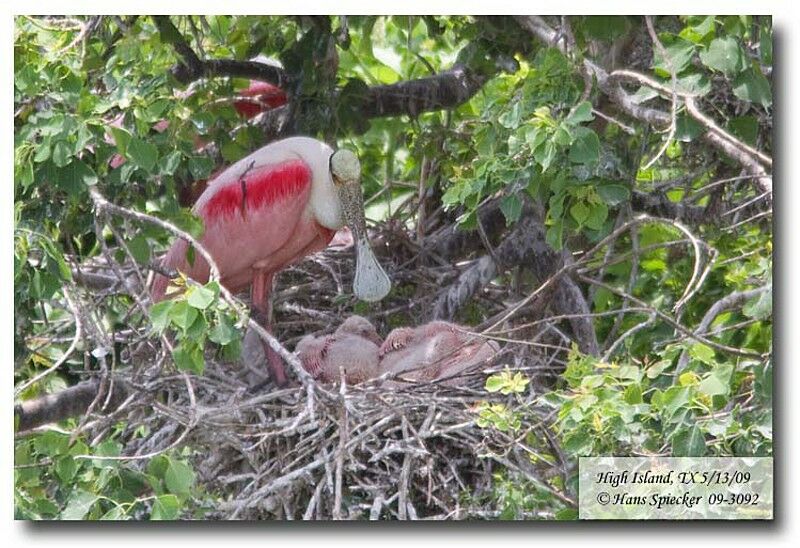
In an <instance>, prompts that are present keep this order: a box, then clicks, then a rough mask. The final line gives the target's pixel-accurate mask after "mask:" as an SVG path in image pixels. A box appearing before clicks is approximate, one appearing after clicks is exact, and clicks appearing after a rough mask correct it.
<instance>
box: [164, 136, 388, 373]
mask: <svg viewBox="0 0 800 548" xmlns="http://www.w3.org/2000/svg"><path fill="white" fill-rule="evenodd" d="M360 179H361V166H360V163H359V161H358V158H357V157H356V155H355V154H353V153H352V152H351V151H349V150H345V149H340V150H337V151H335V152H334V150H333V149H332V148H331V147H329V146H328V145H326V144H325V143H323V142H321V141H318V140H316V139H312V138H309V137H290V138H288V139H284V140H282V141H277V142H274V143H272V144H269V145H267V146H265V147H263V148H261V149H259V150H257V151H256V152H254V153H252V154H250V155H249V156H247V157H245V158H243V159H241V160H239V161H238V162H236V163H235V164H233V165H232V166H230V167H229V168H227V169H226V170H224V171H223V172H222V173H220V174H219V175H217V176H216V177H215V178H214V179H213V180H212V181H211V182H210V183H209V185H208V188H207V189H206V190H205V192H203V194H202V195H201V196H200V198H199V199H198V200H197V203H196V204H195V206H194V208H193V211H194V212H195V213H196V214H197V215H198V216H199V217H200V218H201V219H202V220H203V222H204V225H205V232H204V234H203V236H202V239H201V240H200V242H201V244H202V245H203V246H204V247H205V248H206V249H207V250H208V251H209V253H210V254H211V256H212V257H213V258H214V260H215V262H216V263H217V265H218V266H219V269H220V278H221V279H220V281H221V283H222V284H223V285H224V286H225V287H227V288H228V289H229V290H231V291H233V292H236V291H240V290H243V289H246V288H247V287H248V286H250V287H251V297H252V307H253V310H254V317H255V319H256V320H257V321H259V322H260V323H261V324H262V325H264V326H265V327H266V328H267V329H269V328H270V327H271V307H270V300H269V295H270V292H271V290H272V279H273V276H274V274H275V273H276V272H278V271H280V270H281V269H283V268H285V267H286V266H288V265H290V264H292V263H294V262H296V261H298V260H300V259H301V258H302V257H304V256H306V255H308V254H310V253H313V252H315V251H319V250H321V249H323V248H324V247H325V246H327V245H328V242H329V241H330V240H331V238H333V235H334V233H335V232H336V231H337V230H338V229H340V228H342V227H343V226H344V225H345V224H346V225H347V226H349V227H350V229H351V231H352V232H353V239H354V243H355V245H354V248H355V252H356V271H355V277H354V281H353V292H354V293H355V295H356V297H358V298H359V299H362V300H364V301H369V302H373V301H379V300H380V299H382V298H383V297H385V296H386V294H387V293H388V292H389V290H390V288H391V282H390V281H389V277H388V276H387V275H386V273H385V272H384V271H383V269H382V268H381V266H380V264H379V263H378V261H377V259H376V258H375V255H373V253H372V249H371V248H370V246H369V242H368V240H367V229H366V223H365V220H364V202H363V195H362V192H361V182H360ZM188 248H189V245H188V243H187V242H186V241H184V240H178V241H176V242H175V243H174V244H173V245H172V247H171V248H170V250H169V251H168V253H167V254H166V256H165V257H164V259H163V262H162V266H163V267H164V268H165V269H168V270H180V271H182V272H184V273H186V274H187V275H188V276H189V277H191V278H193V279H195V280H197V281H199V282H206V281H207V280H208V276H209V266H208V263H206V261H205V260H203V258H202V257H200V256H199V255H197V256H195V260H194V262H193V264H189V261H188V260H187V256H186V254H187V251H188ZM168 285H169V279H167V278H166V277H165V276H163V275H160V274H159V275H157V276H156V277H155V280H154V282H153V287H152V292H151V294H152V297H153V300H154V301H159V300H162V299H163V298H164V297H165V295H166V291H167V286H168ZM264 351H265V354H266V356H267V361H268V367H269V370H270V374H271V377H272V379H273V381H274V382H275V383H276V384H277V385H278V386H283V385H285V384H286V382H287V381H286V373H285V371H284V368H283V361H282V360H281V358H280V357H279V356H278V354H277V353H275V352H274V351H273V350H272V349H271V348H270V347H269V346H268V345H266V344H265V345H264Z"/></svg>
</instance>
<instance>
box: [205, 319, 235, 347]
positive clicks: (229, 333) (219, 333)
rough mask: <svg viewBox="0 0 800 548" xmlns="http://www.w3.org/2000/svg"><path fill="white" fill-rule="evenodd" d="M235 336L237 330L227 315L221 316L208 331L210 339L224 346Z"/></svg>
mask: <svg viewBox="0 0 800 548" xmlns="http://www.w3.org/2000/svg"><path fill="white" fill-rule="evenodd" d="M235 336H236V331H234V329H233V326H231V325H230V323H229V320H228V318H227V317H226V316H221V317H220V319H219V322H218V323H217V324H216V325H215V326H214V327H212V328H211V331H209V332H208V338H209V340H211V342H215V343H217V344H219V345H222V346H225V345H226V344H229V343H230V342H231V341H232V340H233V339H234V337H235Z"/></svg>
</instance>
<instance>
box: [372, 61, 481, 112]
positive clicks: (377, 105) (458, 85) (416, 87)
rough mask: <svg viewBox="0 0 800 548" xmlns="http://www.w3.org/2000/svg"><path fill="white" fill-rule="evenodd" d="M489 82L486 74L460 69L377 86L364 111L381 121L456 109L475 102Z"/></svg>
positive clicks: (460, 66)
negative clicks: (462, 104) (404, 115)
mask: <svg viewBox="0 0 800 548" xmlns="http://www.w3.org/2000/svg"><path fill="white" fill-rule="evenodd" d="M488 79H489V77H488V76H487V75H485V74H481V73H478V72H476V71H473V70H471V69H470V68H469V67H466V66H464V65H456V66H454V67H453V68H451V69H450V70H446V71H443V72H440V73H439V74H436V75H434V76H428V77H425V78H419V79H416V80H407V81H405V82H398V83H396V84H390V85H384V86H373V87H371V88H369V90H368V92H367V94H366V96H365V98H364V104H363V106H362V107H361V109H362V110H361V111H362V112H363V113H364V116H365V117H367V118H378V117H383V116H399V115H403V114H408V115H410V116H416V115H418V114H420V113H422V112H427V111H431V110H440V109H446V108H454V107H457V106H458V105H460V104H461V103H464V102H466V101H468V100H469V99H470V98H472V96H473V95H475V94H476V93H477V92H478V90H480V89H481V87H482V86H483V84H484V83H485V82H486V81H487V80H488Z"/></svg>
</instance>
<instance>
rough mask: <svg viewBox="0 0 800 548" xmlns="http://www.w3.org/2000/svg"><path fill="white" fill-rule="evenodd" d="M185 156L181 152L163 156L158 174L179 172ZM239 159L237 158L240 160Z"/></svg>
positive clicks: (176, 151)
mask: <svg viewBox="0 0 800 548" xmlns="http://www.w3.org/2000/svg"><path fill="white" fill-rule="evenodd" d="M182 159H183V155H182V154H181V152H180V151H179V150H173V151H172V152H170V153H169V154H167V155H166V156H163V157H162V158H161V159H160V160H159V162H158V172H159V174H160V175H172V174H173V173H175V172H176V171H177V170H178V167H180V165H181V160H182ZM238 159H239V158H237V160H238Z"/></svg>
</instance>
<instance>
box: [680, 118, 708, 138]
mask: <svg viewBox="0 0 800 548" xmlns="http://www.w3.org/2000/svg"><path fill="white" fill-rule="evenodd" d="M704 131H705V128H704V127H703V125H702V124H700V122H698V121H697V120H695V119H694V118H692V117H691V116H689V115H687V114H685V113H681V114H679V115H678V118H677V120H676V123H675V140H676V141H683V142H685V143H688V142H690V141H693V140H694V139H696V138H697V137H698V136H699V135H700V134H702V133H703V132H704Z"/></svg>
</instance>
